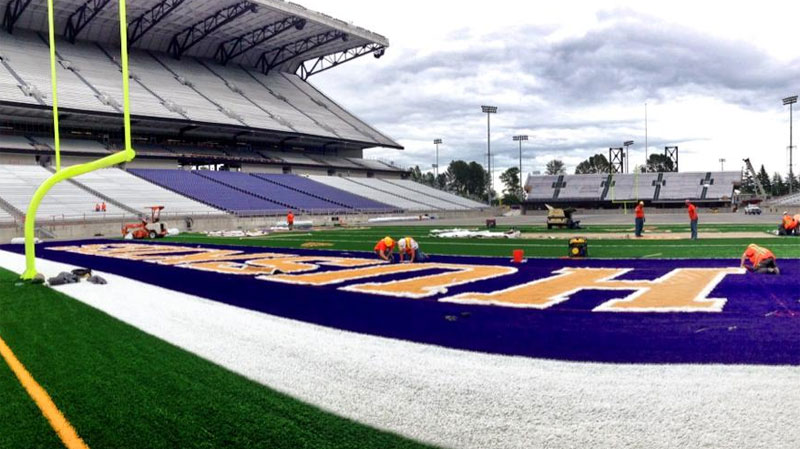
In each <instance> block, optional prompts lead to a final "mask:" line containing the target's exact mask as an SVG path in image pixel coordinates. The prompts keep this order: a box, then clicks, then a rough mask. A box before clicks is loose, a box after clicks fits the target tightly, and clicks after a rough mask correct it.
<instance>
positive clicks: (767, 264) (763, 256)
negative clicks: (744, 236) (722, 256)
mask: <svg viewBox="0 0 800 449" xmlns="http://www.w3.org/2000/svg"><path fill="white" fill-rule="evenodd" d="M746 260H747V261H749V262H750V264H751V265H752V266H751V267H748V266H746V265H745V261H746ZM740 266H741V267H742V268H747V270H748V271H752V272H754V273H765V274H781V270H779V269H778V264H777V263H776V262H775V255H774V254H772V251H770V250H768V249H767V248H762V247H760V246H758V245H756V244H755V243H751V244H750V245H748V246H747V249H746V250H745V251H744V254H742V260H741V263H740Z"/></svg>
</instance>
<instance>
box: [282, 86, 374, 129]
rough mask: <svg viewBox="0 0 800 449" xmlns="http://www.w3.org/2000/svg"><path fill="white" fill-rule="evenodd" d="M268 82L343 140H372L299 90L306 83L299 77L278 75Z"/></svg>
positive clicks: (322, 103)
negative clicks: (300, 85)
mask: <svg viewBox="0 0 800 449" xmlns="http://www.w3.org/2000/svg"><path fill="white" fill-rule="evenodd" d="M267 80H268V84H267V85H268V86H269V87H270V89H272V90H274V91H275V93H277V94H279V95H283V96H284V97H286V98H287V99H288V100H289V102H290V103H292V104H293V105H295V106H297V107H299V108H301V109H302V110H303V111H306V113H307V114H308V115H310V116H311V117H313V118H314V119H315V120H316V121H317V122H318V123H324V124H325V125H326V126H329V127H330V128H331V129H332V130H333V132H334V133H335V134H336V135H337V136H339V137H341V138H342V139H349V140H356V141H369V140H372V138H371V137H370V136H368V135H365V134H362V133H361V132H359V131H358V130H357V129H356V128H354V127H353V126H352V125H350V124H349V123H347V122H345V121H344V120H342V119H341V118H339V117H338V116H337V115H336V114H334V113H333V112H331V111H330V110H329V109H328V108H327V106H326V105H325V103H324V102H322V101H319V102H318V101H315V100H314V99H312V98H311V97H310V96H309V95H308V94H306V93H305V92H303V91H302V90H301V89H299V88H298V87H297V85H299V84H301V83H305V82H304V81H303V80H301V79H300V78H299V77H298V76H297V75H288V74H285V73H278V74H276V75H273V76H269V77H267Z"/></svg>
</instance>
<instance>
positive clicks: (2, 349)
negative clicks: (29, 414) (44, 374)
mask: <svg viewBox="0 0 800 449" xmlns="http://www.w3.org/2000/svg"><path fill="white" fill-rule="evenodd" d="M0 355H2V356H3V358H4V359H5V361H6V363H7V364H8V367H9V368H11V371H13V372H14V374H15V375H16V376H17V379H19V382H20V383H21V384H22V386H23V387H24V388H25V390H26V391H27V392H28V394H29V395H30V397H31V399H33V402H35V403H36V405H37V406H38V407H39V410H41V411H42V414H43V415H44V417H45V418H47V421H49V422H50V425H51V426H52V427H53V430H55V431H56V433H57V434H58V437H59V438H61V442H62V443H64V446H66V447H67V448H68V449H89V446H87V445H86V443H84V442H83V440H82V439H81V437H79V436H78V433H77V432H75V429H74V428H73V427H72V425H71V424H70V423H69V421H67V418H65V417H64V415H63V414H62V413H61V411H59V410H58V407H56V404H55V403H53V400H52V399H51V398H50V395H49V394H47V392H46V391H45V390H44V388H42V386H41V385H39V383H38V382H36V380H35V379H34V378H33V376H31V373H29V372H28V370H27V369H25V366H24V365H23V364H22V362H20V361H19V359H17V356H15V355H14V352H13V351H11V348H9V347H8V345H7V344H6V342H5V341H4V340H3V338H2V337H0Z"/></svg>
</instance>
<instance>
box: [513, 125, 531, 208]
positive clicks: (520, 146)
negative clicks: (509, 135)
mask: <svg viewBox="0 0 800 449" xmlns="http://www.w3.org/2000/svg"><path fill="white" fill-rule="evenodd" d="M513 139H514V142H519V188H520V193H519V196H520V201H522V200H523V199H524V198H523V197H524V195H525V194H524V193H523V192H525V186H524V185H523V184H522V183H523V181H522V141H523V140H528V136H526V135H524V134H520V135H518V136H514V137H513Z"/></svg>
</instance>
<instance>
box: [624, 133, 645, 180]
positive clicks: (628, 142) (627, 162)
mask: <svg viewBox="0 0 800 449" xmlns="http://www.w3.org/2000/svg"><path fill="white" fill-rule="evenodd" d="M622 144H623V145H625V173H630V171H631V153H630V151H629V150H628V147H629V146H631V145H633V141H632V140H626V141H625V142H623V143H622ZM645 167H646V166H645Z"/></svg>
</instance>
